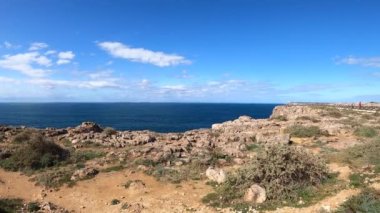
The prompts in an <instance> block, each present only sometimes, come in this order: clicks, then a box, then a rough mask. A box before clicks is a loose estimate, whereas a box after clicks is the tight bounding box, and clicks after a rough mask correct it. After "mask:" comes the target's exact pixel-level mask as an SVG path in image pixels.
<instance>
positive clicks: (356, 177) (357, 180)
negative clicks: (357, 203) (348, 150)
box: [349, 173, 365, 188]
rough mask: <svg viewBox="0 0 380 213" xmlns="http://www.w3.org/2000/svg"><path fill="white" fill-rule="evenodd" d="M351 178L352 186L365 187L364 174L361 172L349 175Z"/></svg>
mask: <svg viewBox="0 0 380 213" xmlns="http://www.w3.org/2000/svg"><path fill="white" fill-rule="evenodd" d="M349 179H350V186H352V187H355V188H359V187H364V186H365V184H364V180H365V177H364V176H360V174H357V173H354V174H351V175H350V176H349Z"/></svg>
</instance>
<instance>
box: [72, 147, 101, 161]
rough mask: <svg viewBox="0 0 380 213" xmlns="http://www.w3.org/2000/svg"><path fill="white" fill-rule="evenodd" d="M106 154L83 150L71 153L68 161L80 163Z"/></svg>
mask: <svg viewBox="0 0 380 213" xmlns="http://www.w3.org/2000/svg"><path fill="white" fill-rule="evenodd" d="M105 155H106V153H104V152H102V151H93V150H83V151H76V152H74V153H72V155H71V158H70V161H72V162H73V163H82V162H86V161H88V160H92V159H95V158H101V157H104V156H105Z"/></svg>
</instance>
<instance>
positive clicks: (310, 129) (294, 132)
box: [285, 125, 328, 138]
mask: <svg viewBox="0 0 380 213" xmlns="http://www.w3.org/2000/svg"><path fill="white" fill-rule="evenodd" d="M285 132H286V133H289V134H290V136H293V137H299V138H309V137H320V136H328V132H327V131H322V130H321V129H320V128H319V127H318V126H302V125H293V126H290V127H288V128H287V129H286V130H285Z"/></svg>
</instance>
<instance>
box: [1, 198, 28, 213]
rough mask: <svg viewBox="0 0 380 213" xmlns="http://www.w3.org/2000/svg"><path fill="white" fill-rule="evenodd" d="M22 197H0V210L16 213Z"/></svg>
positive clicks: (5, 212) (21, 202) (20, 205)
mask: <svg viewBox="0 0 380 213" xmlns="http://www.w3.org/2000/svg"><path fill="white" fill-rule="evenodd" d="M22 204H23V200H22V199H9V198H0V212H2V213H3V212H4V213H16V212H20V209H21V208H22Z"/></svg>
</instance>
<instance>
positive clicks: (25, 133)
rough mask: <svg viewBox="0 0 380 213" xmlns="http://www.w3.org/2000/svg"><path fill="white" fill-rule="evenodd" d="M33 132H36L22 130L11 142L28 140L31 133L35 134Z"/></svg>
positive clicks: (31, 135)
mask: <svg viewBox="0 0 380 213" xmlns="http://www.w3.org/2000/svg"><path fill="white" fill-rule="evenodd" d="M35 134H36V132H35V131H32V130H30V129H26V130H23V131H21V132H20V133H18V134H17V135H15V136H14V137H13V140H12V142H13V143H24V142H28V141H29V140H30V139H31V138H32V137H33V135H35Z"/></svg>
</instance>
